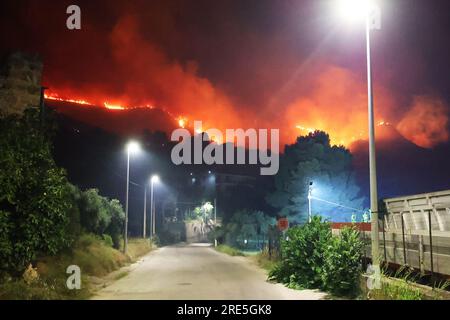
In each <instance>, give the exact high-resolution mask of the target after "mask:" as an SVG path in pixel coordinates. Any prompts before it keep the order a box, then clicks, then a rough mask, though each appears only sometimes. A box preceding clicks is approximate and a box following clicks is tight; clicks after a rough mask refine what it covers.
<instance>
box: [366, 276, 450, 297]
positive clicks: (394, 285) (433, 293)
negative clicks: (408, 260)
mask: <svg viewBox="0 0 450 320" xmlns="http://www.w3.org/2000/svg"><path fill="white" fill-rule="evenodd" d="M418 277H419V276H418V275H417V274H416V275H414V274H413V272H412V271H411V270H409V269H407V268H400V269H399V270H397V271H396V272H395V274H394V275H393V276H392V277H390V276H389V275H387V274H386V273H383V274H382V276H381V288H380V289H373V290H370V291H369V292H368V293H367V298H368V299H370V300H440V299H443V293H441V291H444V290H445V289H446V288H447V287H448V286H449V285H450V282H448V281H446V282H442V283H440V284H438V285H437V286H436V287H435V288H434V289H433V288H431V287H427V286H424V285H419V284H417V283H416V282H417V280H418ZM444 299H445V298H444Z"/></svg>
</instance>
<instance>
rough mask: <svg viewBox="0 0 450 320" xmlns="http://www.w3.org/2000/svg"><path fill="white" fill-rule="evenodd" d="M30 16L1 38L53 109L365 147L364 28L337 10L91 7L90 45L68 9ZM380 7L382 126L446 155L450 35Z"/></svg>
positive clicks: (307, 6)
mask: <svg viewBox="0 0 450 320" xmlns="http://www.w3.org/2000/svg"><path fill="white" fill-rule="evenodd" d="M25 2H27V3H26V6H25V5H19V4H17V5H16V4H13V3H11V4H9V5H8V6H9V7H10V8H8V10H7V11H8V13H9V14H8V16H5V17H4V19H2V20H1V21H0V27H1V28H0V35H1V36H2V37H5V41H4V43H8V45H10V46H11V48H14V49H17V48H21V49H24V50H28V51H32V52H39V53H41V54H42V56H43V59H44V74H43V84H44V85H45V86H47V87H49V88H50V89H49V91H48V92H47V94H48V96H47V98H48V99H53V100H60V99H62V100H71V101H72V102H74V103H79V104H81V105H83V106H85V107H89V105H95V106H100V107H103V108H106V109H107V110H110V111H111V112H116V113H120V111H121V110H125V109H130V108H150V109H152V108H157V109H159V110H163V111H164V112H165V113H167V114H168V115H169V116H170V117H171V118H172V119H173V122H174V124H175V125H177V126H180V127H188V128H189V127H191V126H192V124H193V121H195V120H201V121H202V122H203V129H204V130H206V129H208V128H217V129H220V130H224V129H227V128H244V129H246V128H256V129H258V128H267V129H279V130H280V138H281V143H282V144H286V143H292V142H294V141H295V139H296V137H297V136H298V135H304V134H307V133H308V132H310V131H311V130H324V131H326V132H328V133H329V134H330V138H331V141H332V143H334V144H343V145H345V146H348V147H350V146H351V144H352V143H353V142H354V141H357V140H359V139H366V138H367V88H366V78H365V77H366V73H365V51H364V50H365V48H364V32H363V28H361V30H359V31H358V28H353V29H354V30H352V31H349V30H346V29H345V28H344V26H342V24H339V23H337V22H336V19H335V18H336V17H334V16H333V14H332V8H330V7H329V5H328V4H327V3H328V2H327V1H319V0H317V1H316V0H314V1H311V0H309V1H308V0H305V1H279V2H278V1H266V0H260V1H255V2H253V1H219V0H218V1H214V3H213V2H208V1H193V2H188V1H187V2H183V1H182V2H176V1H175V2H174V1H168V2H167V3H166V2H157V1H155V2H153V1H148V2H142V3H140V2H138V3H136V4H134V5H130V3H129V2H128V1H118V2H114V3H112V2H110V1H104V0H99V1H98V2H96V3H95V4H94V3H91V2H88V1H81V2H80V5H81V6H82V7H84V14H83V26H84V27H83V28H82V29H81V30H79V31H68V30H67V29H66V28H63V27H61V25H62V26H64V22H65V20H64V19H65V16H64V14H63V15H60V14H59V13H60V12H63V13H64V12H65V7H64V5H63V4H59V3H58V4H56V3H55V2H53V1H45V0H44V1H42V2H39V3H37V2H35V1H25ZM380 2H382V5H383V7H382V9H383V11H386V12H391V14H392V16H389V15H387V16H386V20H385V21H383V29H382V30H381V31H380V32H377V33H374V35H373V42H374V44H375V45H374V46H373V47H374V50H373V65H374V94H375V118H376V122H377V123H379V124H381V123H383V124H384V125H385V126H386V125H388V126H389V127H390V128H391V129H393V130H394V131H397V132H398V133H400V134H401V135H402V136H403V137H404V138H406V139H408V140H409V141H411V142H413V143H414V144H416V145H418V146H421V147H424V148H431V147H435V146H437V145H439V144H442V143H444V142H446V141H448V139H449V130H448V125H449V110H450V108H449V102H448V96H446V94H447V95H448V83H447V85H445V83H446V82H445V81H444V80H445V79H447V80H446V81H448V75H442V74H440V72H441V71H442V68H439V67H437V66H440V65H443V63H442V62H443V61H444V62H447V63H448V55H446V53H445V50H431V49H432V46H433V45H434V44H436V43H444V42H445V40H447V39H448V35H447V34H446V33H444V32H443V31H442V30H444V28H442V30H441V29H440V28H439V29H438V30H434V29H433V28H435V25H437V24H438V20H436V19H438V18H439V19H440V18H441V17H438V18H434V19H426V17H424V18H423V19H420V20H419V21H418V20H417V19H416V16H415V15H414V14H412V13H411V12H410V11H408V10H403V9H404V7H402V6H405V4H397V3H396V4H395V6H399V7H398V8H396V10H390V9H392V8H390V7H392V6H394V4H393V2H389V1H382V0H380ZM24 8H26V10H25V9H24ZM402 8H403V9H402ZM419 9H420V8H417V9H414V10H417V12H416V14H426V12H425V13H423V11H421V10H419ZM411 10H413V9H411ZM42 12H45V19H42ZM202 12H203V13H202ZM437 12H441V11H440V10H437ZM442 12H444V10H442ZM428 18H429V17H428ZM443 18H445V19H446V18H447V17H443ZM445 19H444V20H442V21H448V19H447V20H445ZM411 21H412V22H411ZM429 21H431V22H435V23H429ZM440 23H441V22H440ZM11 27H14V30H12V29H11V30H8V29H10V28H11ZM33 30H39V32H40V34H42V35H43V36H42V39H34V37H31V36H30V35H31V34H33ZM417 30H419V31H423V32H424V33H423V34H422V33H418V32H416V31H417ZM445 30H447V29H445ZM400 31H401V32H400ZM425 31H426V32H425ZM431 33H433V35H434V38H433V39H430V37H428V36H427V34H431ZM436 39H440V40H439V41H436ZM418 41H420V43H421V44H420V45H419V44H416V42H418ZM8 49H10V48H8ZM430 50H431V51H430ZM398 52H401V53H402V54H401V55H399V54H398ZM429 52H432V55H431V56H432V59H429V58H427V57H428V56H427V55H428V54H429ZM434 64H435V65H434ZM411 66H414V68H412V67H411ZM430 66H431V67H430ZM429 70H432V71H429ZM430 79H431V80H430ZM436 79H437V80H436ZM442 79H444V80H442ZM438 80H439V81H438ZM425 81H427V82H426V83H425ZM443 84H444V85H443ZM150 129H151V128H150ZM388 132H392V130H391V131H384V130H380V132H379V135H378V137H379V138H383V139H389V138H390V137H389V135H390V134H389V133H388Z"/></svg>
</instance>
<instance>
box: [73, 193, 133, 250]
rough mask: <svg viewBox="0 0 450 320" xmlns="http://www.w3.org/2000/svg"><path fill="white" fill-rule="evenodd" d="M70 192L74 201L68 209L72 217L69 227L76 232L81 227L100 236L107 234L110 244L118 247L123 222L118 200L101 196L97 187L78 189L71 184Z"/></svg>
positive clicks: (123, 213) (123, 218)
mask: <svg viewBox="0 0 450 320" xmlns="http://www.w3.org/2000/svg"><path fill="white" fill-rule="evenodd" d="M71 194H72V199H73V202H74V203H75V205H74V208H72V209H71V211H70V212H71V213H70V216H71V217H73V219H74V222H73V223H72V224H73V226H71V229H73V230H77V232H78V233H77V234H80V233H81V231H80V230H81V229H82V230H83V231H85V232H87V233H94V234H96V235H101V236H103V235H104V234H107V235H109V236H110V238H111V241H112V246H113V247H114V248H116V249H118V248H119V247H120V239H121V238H120V237H121V235H122V231H123V224H124V222H125V212H124V211H123V208H122V205H121V204H120V202H119V200H116V199H112V200H109V199H108V198H106V197H103V196H101V195H100V194H99V193H98V190H97V189H88V190H86V191H80V190H79V189H78V188H77V187H76V186H73V185H71ZM75 221H77V222H75ZM76 224H78V227H76Z"/></svg>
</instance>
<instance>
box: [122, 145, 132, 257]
mask: <svg viewBox="0 0 450 320" xmlns="http://www.w3.org/2000/svg"><path fill="white" fill-rule="evenodd" d="M129 185H130V150H129V149H128V150H127V192H126V197H125V228H124V232H123V233H124V234H123V241H124V244H123V252H124V253H127V250H128V192H129V187H130V186H129Z"/></svg>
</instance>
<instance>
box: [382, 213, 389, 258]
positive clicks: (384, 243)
mask: <svg viewBox="0 0 450 320" xmlns="http://www.w3.org/2000/svg"><path fill="white" fill-rule="evenodd" d="M383 247H384V263H385V266H387V265H388V261H387V253H386V230H385V224H384V219H383Z"/></svg>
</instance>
